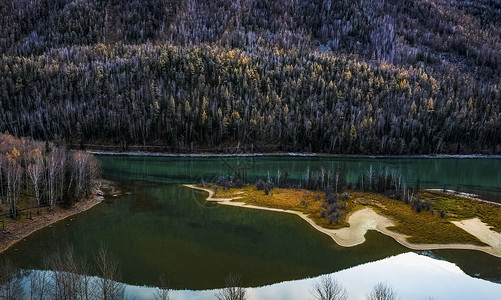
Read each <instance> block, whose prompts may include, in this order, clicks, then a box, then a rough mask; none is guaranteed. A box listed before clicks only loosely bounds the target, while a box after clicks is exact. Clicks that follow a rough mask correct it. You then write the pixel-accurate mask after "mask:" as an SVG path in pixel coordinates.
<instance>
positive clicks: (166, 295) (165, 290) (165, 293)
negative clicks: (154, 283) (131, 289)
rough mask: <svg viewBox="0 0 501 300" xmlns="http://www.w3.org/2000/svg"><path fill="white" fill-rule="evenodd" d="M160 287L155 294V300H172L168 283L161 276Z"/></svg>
mask: <svg viewBox="0 0 501 300" xmlns="http://www.w3.org/2000/svg"><path fill="white" fill-rule="evenodd" d="M159 284H160V285H159V287H158V288H157V290H156V292H155V295H154V297H155V300H169V299H170V289H169V287H168V286H167V282H166V280H165V278H164V277H163V276H160V280H159Z"/></svg>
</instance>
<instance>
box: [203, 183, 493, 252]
mask: <svg viewBox="0 0 501 300" xmlns="http://www.w3.org/2000/svg"><path fill="white" fill-rule="evenodd" d="M205 187H206V188H208V187H211V188H212V187H213V186H210V185H205ZM217 190H218V191H217V193H216V194H215V196H214V197H216V198H234V197H240V198H239V199H237V200H234V201H239V202H244V203H246V204H248V205H256V206H262V207H270V208H278V209H287V210H294V211H299V212H302V213H305V214H307V215H308V216H309V217H310V218H311V219H313V220H314V221H315V223H317V224H318V225H320V226H322V227H324V228H329V229H337V228H342V227H347V226H349V224H348V222H347V220H348V217H349V215H350V214H352V213H354V212H355V211H357V210H359V209H361V208H363V207H370V208H372V209H374V210H375V211H377V212H378V213H380V214H382V215H384V216H387V217H389V218H390V219H392V220H393V221H394V222H395V226H392V227H390V228H388V229H389V230H392V231H395V232H399V233H402V234H405V235H407V236H408V238H407V240H408V241H409V242H411V243H421V244H452V243H458V244H473V245H481V246H484V245H485V244H484V243H483V242H481V241H480V240H479V239H478V238H476V237H475V236H473V235H471V234H469V233H468V232H466V231H464V230H463V229H461V228H459V227H457V226H456V225H454V224H453V223H451V221H455V220H463V219H470V218H474V217H478V218H480V219H481V220H482V221H484V222H485V223H487V224H489V225H490V226H492V227H493V229H494V230H496V231H498V232H499V231H500V230H501V206H497V205H494V204H489V203H484V202H479V201H476V200H472V199H468V198H464V197H459V196H455V195H449V194H444V193H440V192H434V191H423V192H422V193H421V195H420V196H421V200H422V201H425V202H431V203H432V204H433V207H434V209H433V211H427V210H423V211H421V212H419V213H418V212H416V211H415V210H414V209H413V207H412V206H411V205H409V204H406V203H404V202H402V201H398V200H394V199H390V198H388V197H385V196H383V195H380V194H376V193H368V192H355V191H348V194H349V198H348V201H346V208H345V209H340V213H341V215H340V218H339V220H338V222H333V223H330V222H329V220H328V218H323V217H322V216H321V211H322V210H324V209H325V206H323V205H324V200H325V194H324V192H322V191H309V190H304V189H284V188H274V189H272V190H271V191H270V193H269V194H268V195H265V193H264V192H263V191H260V190H257V189H256V187H255V186H251V185H248V186H244V187H242V188H231V189H228V190H223V188H222V187H218V189H217ZM340 201H341V200H340ZM440 210H444V211H446V215H445V217H443V218H441V217H440V216H439V214H438V211H440Z"/></svg>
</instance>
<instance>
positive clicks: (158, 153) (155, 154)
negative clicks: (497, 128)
mask: <svg viewBox="0 0 501 300" xmlns="http://www.w3.org/2000/svg"><path fill="white" fill-rule="evenodd" d="M88 151H89V152H90V153H92V154H96V155H111V156H152V157H262V156H270V157H277V156H278V157H282V156H291V157H321V158H329V157H332V158H357V157H362V158H383V159H384V158H388V159H390V158H418V159H420V158H423V159H425V158H426V159H435V158H439V159H448V158H460V159H471V158H501V155H495V154H422V155H367V154H331V153H315V152H238V151H228V152H227V153H226V152H196V153H191V152H186V153H175V152H162V151H141V150H137V151H113V150H97V149H90V150H88Z"/></svg>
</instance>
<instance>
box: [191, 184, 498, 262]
mask: <svg viewBox="0 0 501 300" xmlns="http://www.w3.org/2000/svg"><path fill="white" fill-rule="evenodd" d="M185 186H187V187H189V188H193V189H198V190H202V191H205V192H207V193H209V196H208V197H207V201H213V202H217V203H219V204H224V205H230V206H238V207H246V208H253V209H261V210H268V211H276V212H285V213H290V214H294V215H297V216H299V217H300V218H302V219H303V220H305V221H306V222H308V223H309V224H310V225H311V226H313V227H314V228H315V229H317V230H318V231H320V232H322V233H324V234H327V235H328V236H330V237H331V238H332V239H333V240H334V241H335V242H336V243H337V244H338V245H340V246H343V247H353V246H356V245H359V244H362V243H363V242H365V234H366V233H367V231H368V230H377V231H379V232H381V233H383V234H385V235H387V236H390V237H392V238H393V239H395V240H396V241H397V242H398V243H400V244H402V245H403V246H405V247H407V248H410V249H413V250H434V249H466V250H478V251H483V252H486V253H488V254H491V255H494V256H497V257H501V234H499V233H496V232H494V231H492V230H490V229H489V228H488V227H487V225H486V224H485V223H483V222H481V221H480V220H478V219H477V220H478V221H472V222H470V221H471V220H466V221H462V222H466V223H465V224H466V225H464V227H463V226H459V225H458V224H456V222H453V223H454V224H455V225H457V226H459V227H461V228H463V229H464V230H466V231H468V232H469V233H470V234H472V235H474V236H476V237H477V238H478V239H480V240H481V241H482V242H484V243H486V244H488V245H489V246H477V245H470V244H413V243H409V242H408V241H407V236H405V235H404V234H401V233H398V232H394V231H390V230H389V229H387V228H388V227H390V226H393V225H394V222H393V221H392V220H391V219H389V218H387V217H385V216H382V215H379V214H377V213H376V212H375V211H374V210H372V209H371V208H364V209H362V210H358V211H356V212H354V213H353V214H352V215H350V217H349V218H348V223H349V224H350V227H347V228H341V229H326V228H323V227H320V226H319V225H317V224H316V223H315V222H314V221H313V220H312V219H310V218H308V216H307V215H306V214H304V213H301V212H297V211H293V210H285V209H277V208H269V207H261V206H255V205H246V204H245V203H243V202H237V201H234V200H237V199H238V198H214V191H212V190H211V189H207V188H201V187H197V186H195V185H189V184H186V185H185ZM473 220H475V219H473ZM466 228H467V229H466ZM491 233H493V234H492V235H491Z"/></svg>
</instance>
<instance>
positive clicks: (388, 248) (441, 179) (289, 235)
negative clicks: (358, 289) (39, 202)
mask: <svg viewBox="0 0 501 300" xmlns="http://www.w3.org/2000/svg"><path fill="white" fill-rule="evenodd" d="M98 158H99V160H100V161H101V163H102V168H103V177H104V178H106V179H111V180H113V181H114V182H115V183H116V186H117V188H118V189H120V190H121V191H123V192H124V195H122V196H119V197H115V198H113V197H108V198H107V199H106V200H105V201H104V202H103V203H101V204H99V205H97V206H96V207H94V208H92V209H91V210H89V211H87V212H84V213H82V214H80V215H78V216H74V217H72V218H70V219H67V220H64V221H62V222H58V223H56V224H54V225H53V226H51V227H48V228H45V229H42V230H40V231H37V232H36V233H34V234H32V235H31V236H29V237H28V238H26V239H25V240H23V241H21V242H19V243H17V244H16V245H14V246H13V247H12V248H10V249H9V250H7V251H6V252H5V253H4V254H2V255H4V256H7V257H9V258H10V259H11V260H12V261H14V262H15V264H16V265H17V266H19V267H21V268H24V269H37V268H42V263H41V260H42V259H41V258H42V257H43V256H44V255H46V254H47V253H51V252H54V251H57V249H61V248H64V247H65V245H72V246H73V248H74V250H75V252H76V254H77V256H79V257H88V258H92V256H93V255H94V254H95V253H96V252H97V249H98V248H99V246H100V245H101V244H105V245H106V246H107V247H108V249H109V250H110V252H111V253H113V254H114V256H115V257H116V259H117V261H118V263H119V266H120V269H121V272H122V277H123V281H124V282H126V283H128V284H133V285H148V286H155V285H156V284H157V280H158V278H159V276H160V275H164V276H165V277H166V278H167V279H168V280H169V285H170V287H172V288H175V289H194V290H200V289H211V288H218V287H222V286H223V285H224V276H225V275H226V274H227V273H229V272H238V273H240V274H242V278H243V281H244V282H245V283H246V285H248V286H262V285H267V284H273V283H277V282H281V281H287V280H294V279H301V278H306V277H313V276H317V275H320V274H326V273H332V272H335V271H339V270H342V269H346V268H350V267H354V266H357V265H360V264H363V263H367V262H371V261H376V260H379V259H382V258H385V257H388V256H392V255H396V254H400V253H404V252H408V251H409V250H408V249H406V248H404V247H403V246H401V245H400V244H398V243H397V242H395V241H394V240H393V239H391V238H389V237H387V236H384V235H382V234H379V233H377V232H373V231H370V232H369V233H368V234H367V236H366V238H367V241H366V242H365V243H364V244H362V245H359V246H356V247H352V248H342V247H339V246H337V245H336V244H335V243H334V242H333V241H332V239H330V238H329V237H327V236H326V235H324V234H322V233H319V232H317V231H316V230H314V229H313V228H312V227H310V226H309V225H308V224H307V223H305V222H304V221H302V220H301V219H300V218H299V217H297V216H293V215H289V214H282V213H275V212H267V211H258V210H252V209H243V208H235V207H226V206H218V205H211V204H206V203H205V201H204V200H205V197H206V193H204V192H201V191H195V190H192V189H189V188H186V187H184V186H182V183H194V182H201V181H205V182H209V181H211V180H214V178H215V177H216V176H217V175H227V174H230V173H234V172H235V171H238V172H241V173H245V174H246V176H247V180H248V181H249V182H254V181H255V180H256V179H257V178H265V177H267V176H268V173H269V174H270V176H274V174H276V172H277V170H280V171H281V172H282V174H284V173H285V172H287V173H288V174H289V179H290V180H299V179H300V178H302V177H304V174H305V171H306V169H307V168H308V167H309V168H310V169H312V170H313V171H316V170H318V169H320V167H322V166H323V167H324V168H326V169H329V168H337V167H342V168H344V169H345V170H346V174H347V179H348V181H352V182H354V181H355V178H356V176H357V175H358V173H359V172H360V171H365V170H368V169H370V168H372V169H373V170H375V171H377V170H380V169H382V168H387V169H389V170H395V171H398V172H400V173H401V174H402V175H403V177H404V178H405V180H406V181H407V183H408V184H409V185H415V184H416V183H417V182H418V181H419V184H420V185H421V186H422V187H429V188H443V187H446V188H450V189H460V190H462V191H468V192H476V193H478V194H481V195H483V196H484V197H485V198H489V199H491V200H493V201H500V199H501V188H500V187H501V172H500V171H499V170H501V160H500V159H496V158H468V159H466V158H463V159H458V158H448V159H431V158H423V159H417V158H399V159H396V158H395V159H393V158H391V159H390V158H378V159H374V158H319V157H278V156H277V157H240V158H237V157H219V158H218V157H210V158H202V157H140V156H104V155H100V156H98ZM420 253H424V254H426V255H429V256H432V257H435V258H439V259H444V260H447V261H450V262H453V263H455V264H456V265H458V266H459V267H460V268H461V269H462V270H463V271H465V272H466V273H467V274H469V275H470V276H474V277H479V278H483V279H488V280H491V281H495V282H501V259H499V258H495V257H492V256H490V255H487V254H484V253H481V252H477V251H465V250H441V251H427V252H420Z"/></svg>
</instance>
